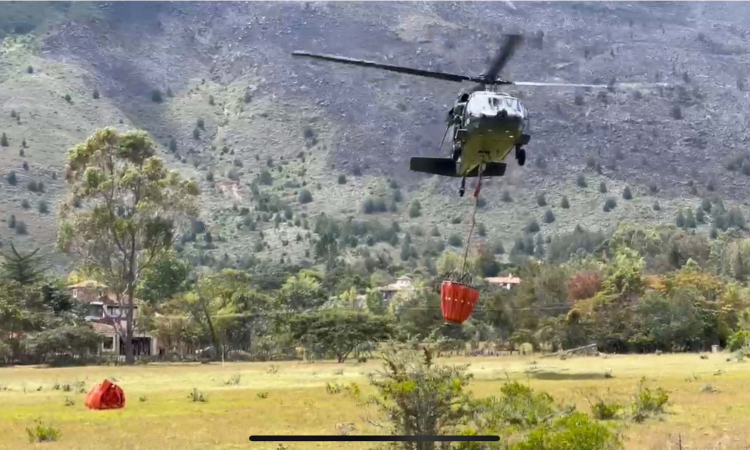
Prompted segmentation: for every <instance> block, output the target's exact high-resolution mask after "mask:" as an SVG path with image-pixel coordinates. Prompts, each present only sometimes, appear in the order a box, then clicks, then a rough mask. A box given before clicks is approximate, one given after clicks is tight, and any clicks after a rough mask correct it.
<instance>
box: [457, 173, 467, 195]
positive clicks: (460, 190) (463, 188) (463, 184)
mask: <svg viewBox="0 0 750 450" xmlns="http://www.w3.org/2000/svg"><path fill="white" fill-rule="evenodd" d="M465 192H466V177H463V178H461V187H460V188H458V196H459V197H463V196H464V193H465Z"/></svg>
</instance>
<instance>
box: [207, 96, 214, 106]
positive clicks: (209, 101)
mask: <svg viewBox="0 0 750 450" xmlns="http://www.w3.org/2000/svg"><path fill="white" fill-rule="evenodd" d="M214 103H215V102H214V96H213V95H209V96H208V104H209V105H211V106H214Z"/></svg>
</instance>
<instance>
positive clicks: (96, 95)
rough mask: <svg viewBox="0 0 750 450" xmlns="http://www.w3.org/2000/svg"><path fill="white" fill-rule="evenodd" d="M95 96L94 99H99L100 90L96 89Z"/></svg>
mask: <svg viewBox="0 0 750 450" xmlns="http://www.w3.org/2000/svg"><path fill="white" fill-rule="evenodd" d="M93 97H94V100H99V91H98V90H96V89H94V95H93Z"/></svg>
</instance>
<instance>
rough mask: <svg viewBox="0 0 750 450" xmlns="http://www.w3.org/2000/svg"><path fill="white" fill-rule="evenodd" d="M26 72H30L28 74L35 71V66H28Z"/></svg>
mask: <svg viewBox="0 0 750 450" xmlns="http://www.w3.org/2000/svg"><path fill="white" fill-rule="evenodd" d="M26 73H28V74H32V73H34V68H33V67H31V66H29V67H27V68H26Z"/></svg>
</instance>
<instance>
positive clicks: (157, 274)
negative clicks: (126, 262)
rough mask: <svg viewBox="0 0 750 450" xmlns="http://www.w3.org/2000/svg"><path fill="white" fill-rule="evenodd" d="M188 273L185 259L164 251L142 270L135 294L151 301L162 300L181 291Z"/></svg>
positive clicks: (188, 266)
mask: <svg viewBox="0 0 750 450" xmlns="http://www.w3.org/2000/svg"><path fill="white" fill-rule="evenodd" d="M189 273H190V264H189V263H188V262H187V261H183V260H181V259H178V258H177V255H175V254H174V252H171V251H170V252H166V253H165V254H164V255H163V256H162V257H160V258H159V259H158V260H157V261H155V262H154V264H153V265H151V266H150V267H147V268H146V269H144V270H143V272H142V278H141V283H140V284H139V285H138V289H137V291H136V296H137V297H138V298H140V299H143V300H146V301H147V302H151V303H157V302H163V301H165V300H167V299H169V298H171V297H172V296H174V295H175V294H177V293H179V292H180V291H182V289H183V288H184V287H185V283H186V281H187V277H188V274H189Z"/></svg>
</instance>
